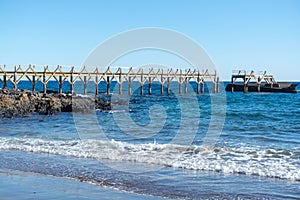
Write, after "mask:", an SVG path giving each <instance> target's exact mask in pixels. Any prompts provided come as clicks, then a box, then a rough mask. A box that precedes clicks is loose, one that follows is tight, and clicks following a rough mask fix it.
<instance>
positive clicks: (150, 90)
mask: <svg viewBox="0 0 300 200" xmlns="http://www.w3.org/2000/svg"><path fill="white" fill-rule="evenodd" d="M151 84H152V80H151V77H149V80H148V94H149V95H151V93H152V88H151Z"/></svg>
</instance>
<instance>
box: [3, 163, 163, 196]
mask: <svg viewBox="0 0 300 200" xmlns="http://www.w3.org/2000/svg"><path fill="white" fill-rule="evenodd" d="M0 199H1V200H4V199H5V200H9V199H149V200H152V199H153V200H154V199H161V198H155V197H149V196H144V195H137V194H132V193H126V192H122V191H117V190H115V189H112V188H109V187H103V186H99V185H94V184H89V183H85V182H80V181H77V180H72V179H68V178H58V177H54V176H46V175H41V174H37V173H30V172H21V171H16V170H3V169H1V171H0Z"/></svg>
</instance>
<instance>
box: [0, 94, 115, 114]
mask: <svg viewBox="0 0 300 200" xmlns="http://www.w3.org/2000/svg"><path fill="white" fill-rule="evenodd" d="M95 109H99V110H110V109H111V104H110V102H107V101H104V100H102V99H98V98H91V97H82V96H77V95H71V94H53V93H49V94H43V93H39V92H33V91H30V90H9V89H0V118H11V117H22V116H26V115H29V114H30V113H39V114H42V115H54V114H58V113H60V112H79V113H91V112H93V111H94V110H95Z"/></svg>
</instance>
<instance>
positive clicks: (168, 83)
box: [167, 77, 170, 95]
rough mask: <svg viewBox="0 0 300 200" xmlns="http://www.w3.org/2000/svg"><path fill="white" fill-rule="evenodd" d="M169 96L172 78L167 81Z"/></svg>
mask: <svg viewBox="0 0 300 200" xmlns="http://www.w3.org/2000/svg"><path fill="white" fill-rule="evenodd" d="M167 94H168V95H169V94H170V78H169V77H168V79H167Z"/></svg>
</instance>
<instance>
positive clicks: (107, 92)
mask: <svg viewBox="0 0 300 200" xmlns="http://www.w3.org/2000/svg"><path fill="white" fill-rule="evenodd" d="M106 81H107V82H106V83H107V88H106V94H107V95H110V80H109V76H108V77H107V78H106Z"/></svg>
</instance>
